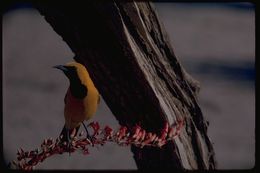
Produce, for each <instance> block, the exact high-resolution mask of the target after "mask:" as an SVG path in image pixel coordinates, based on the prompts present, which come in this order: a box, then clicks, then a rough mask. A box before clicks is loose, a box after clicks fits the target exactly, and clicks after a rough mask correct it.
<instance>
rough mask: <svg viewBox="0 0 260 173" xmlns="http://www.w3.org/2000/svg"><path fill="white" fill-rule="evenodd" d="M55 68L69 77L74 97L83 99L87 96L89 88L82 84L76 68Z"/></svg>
mask: <svg viewBox="0 0 260 173" xmlns="http://www.w3.org/2000/svg"><path fill="white" fill-rule="evenodd" d="M53 68H57V69H59V70H61V71H63V73H64V74H65V75H66V76H67V77H68V79H69V81H70V88H71V92H72V95H73V96H74V97H76V98H79V99H81V98H84V97H85V96H86V95H87V92H88V89H87V86H85V85H84V84H82V81H81V80H80V78H79V74H78V72H77V69H76V68H77V67H76V66H67V65H56V66H54V67H53Z"/></svg>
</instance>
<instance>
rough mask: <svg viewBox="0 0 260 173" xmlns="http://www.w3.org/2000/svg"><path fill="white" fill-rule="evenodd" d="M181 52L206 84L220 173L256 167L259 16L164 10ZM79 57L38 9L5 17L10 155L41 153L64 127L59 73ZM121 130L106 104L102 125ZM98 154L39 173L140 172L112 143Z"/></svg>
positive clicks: (205, 104)
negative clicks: (79, 172)
mask: <svg viewBox="0 0 260 173" xmlns="http://www.w3.org/2000/svg"><path fill="white" fill-rule="evenodd" d="M156 8H157V10H158V14H159V17H160V18H161V19H162V22H163V24H164V26H165V29H166V30H167V32H168V34H169V37H170V39H171V41H172V44H173V46H174V50H175V53H176V55H177V57H178V58H179V60H180V61H181V63H182V65H183V66H184V67H185V69H186V70H187V71H188V72H189V73H191V74H192V76H194V77H195V78H196V79H197V80H199V81H200V82H201V91H200V95H199V102H200V104H201V107H202V110H203V113H204V115H205V117H206V118H207V119H208V120H209V122H210V126H209V136H210V138H211V139H212V142H213V143H214V148H215V152H216V157H217V161H218V165H219V169H247V168H252V167H253V166H254V152H255V136H254V135H255V134H254V130H255V88H254V86H255V84H254V77H255V76H254V62H255V55H254V52H255V45H254V42H255V40H254V39H255V33H254V11H253V10H248V9H235V8H231V7H225V6H212V5H211V6H200V5H196V6H194V5H188V4H186V5H183V4H181V5H180V4H178V5H177V4H169V3H158V4H156ZM72 57H73V53H72V52H71V50H70V49H69V47H68V46H67V45H66V43H65V42H63V41H62V38H61V37H60V36H58V35H57V34H56V33H55V32H54V31H53V30H52V28H51V27H50V25H49V24H48V23H46V22H45V21H44V18H43V17H42V16H41V15H40V14H39V13H38V12H37V11H35V10H32V9H20V10H15V11H10V12H8V13H6V14H5V15H4V18H3V147H4V148H3V149H4V158H5V160H6V161H7V162H8V161H10V160H12V159H15V155H16V150H17V149H18V148H19V147H22V148H24V149H26V150H30V149H34V148H36V147H37V146H39V144H40V143H41V142H42V141H41V140H42V139H44V138H46V137H54V138H55V137H56V136H57V135H58V134H59V133H60V130H61V129H62V127H63V123H64V120H63V115H62V114H63V98H64V93H65V92H66V88H67V85H68V81H67V80H66V78H65V77H64V75H63V74H62V73H61V72H59V71H57V70H55V69H53V68H51V67H52V66H53V65H57V64H63V63H66V62H68V61H71V60H72ZM94 120H95V121H99V122H100V123H101V124H103V125H107V124H108V125H110V126H112V127H115V128H116V127H118V123H117V121H116V120H115V118H114V117H113V115H112V113H111V112H110V110H109V108H108V107H107V106H106V104H105V102H104V101H103V100H102V101H101V105H100V107H99V110H98V112H97V114H96V117H95V119H94ZM90 153H91V154H90V155H88V156H83V155H82V154H77V153H76V154H72V155H71V156H70V157H68V155H59V156H55V157H52V158H50V159H48V160H46V161H45V162H44V163H42V164H40V165H39V166H38V167H37V168H38V169H136V165H135V163H134V160H133V158H132V153H131V152H130V148H129V147H118V146H116V145H114V144H107V145H106V146H104V147H100V148H94V149H91V150H90Z"/></svg>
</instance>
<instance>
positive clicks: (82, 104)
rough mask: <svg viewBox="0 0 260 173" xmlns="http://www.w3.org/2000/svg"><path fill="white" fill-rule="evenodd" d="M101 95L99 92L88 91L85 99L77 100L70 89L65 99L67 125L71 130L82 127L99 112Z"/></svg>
mask: <svg viewBox="0 0 260 173" xmlns="http://www.w3.org/2000/svg"><path fill="white" fill-rule="evenodd" d="M98 97H99V94H98V92H97V91H93V90H88V94H87V96H86V97H85V98H83V99H78V98H75V97H74V96H73V95H72V94H71V92H70V88H69V89H68V91H67V95H66V98H65V108H64V116H65V125H66V127H68V128H69V129H71V128H75V127H77V126H79V125H80V123H81V122H83V121H84V120H88V119H90V118H91V117H92V116H93V115H94V114H95V112H96V110H97V104H98V103H97V102H98Z"/></svg>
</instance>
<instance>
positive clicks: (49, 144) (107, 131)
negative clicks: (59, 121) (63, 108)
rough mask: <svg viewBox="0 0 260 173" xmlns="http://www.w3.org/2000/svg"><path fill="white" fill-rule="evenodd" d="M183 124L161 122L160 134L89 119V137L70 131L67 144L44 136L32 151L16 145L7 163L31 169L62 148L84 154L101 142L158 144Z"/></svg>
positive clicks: (59, 139) (174, 136)
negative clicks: (170, 124) (39, 144)
mask: <svg viewBox="0 0 260 173" xmlns="http://www.w3.org/2000/svg"><path fill="white" fill-rule="evenodd" d="M183 125H184V121H183V120H178V121H177V123H176V124H174V125H173V126H169V124H168V123H165V125H164V128H163V129H162V130H161V133H160V135H156V134H155V133H151V132H146V130H144V129H142V128H141V127H140V126H139V125H136V126H134V127H133V128H132V129H128V128H127V127H125V126H121V127H120V128H119V130H118V131H116V132H114V130H113V129H112V128H110V127H109V126H106V127H104V128H103V129H101V128H100V125H99V123H98V122H92V123H90V124H89V125H88V126H90V127H91V128H92V129H93V134H92V135H91V141H90V140H89V139H88V138H86V137H85V138H84V137H82V135H83V131H82V132H81V133H80V134H79V135H78V136H76V135H71V137H72V138H71V143H70V145H68V144H67V143H66V142H62V140H61V139H62V136H60V137H58V138H57V139H56V140H54V139H52V138H49V139H45V140H44V141H43V142H42V144H41V147H40V149H36V150H32V151H24V150H23V149H19V150H18V152H17V161H15V160H13V161H12V163H11V165H13V166H14V167H15V168H17V169H23V170H32V169H33V168H34V167H35V166H36V165H37V164H38V163H40V162H43V161H44V160H45V159H47V158H48V157H50V156H52V155H55V154H63V153H65V152H69V153H73V152H75V151H81V152H82V153H83V154H84V155H87V154H89V152H88V148H87V146H97V145H104V144H105V143H106V142H115V143H117V144H118V145H120V146H128V145H135V146H137V147H141V148H143V147H144V146H149V147H162V146H163V145H165V144H166V143H167V141H170V140H174V139H175V138H176V137H177V136H178V135H179V134H180V131H181V129H182V127H183ZM73 133H74V134H75V133H76V129H75V130H74V131H72V134H73Z"/></svg>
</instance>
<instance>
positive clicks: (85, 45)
mask: <svg viewBox="0 0 260 173" xmlns="http://www.w3.org/2000/svg"><path fill="white" fill-rule="evenodd" d="M33 3H34V4H35V7H36V8H37V9H38V10H39V11H40V13H41V14H42V15H43V16H44V17H45V19H46V20H47V22H49V23H50V25H51V26H52V27H53V29H54V30H55V31H56V32H57V33H58V34H59V35H60V36H61V37H62V38H63V39H64V41H65V42H66V43H67V44H68V45H69V47H70V48H71V49H72V51H73V52H74V53H75V55H76V56H75V60H76V61H79V62H81V63H83V64H84V65H85V66H86V67H87V69H88V71H89V73H90V75H91V77H92V79H93V81H94V83H95V85H96V86H97V88H98V90H99V91H100V93H101V95H102V97H103V98H104V100H105V101H106V103H107V105H108V106H109V108H110V109H111V111H112V112H113V114H114V115H115V116H116V118H117V120H118V121H119V123H120V124H121V125H127V126H133V125H135V124H136V123H141V126H143V127H144V128H145V129H147V130H148V131H152V132H155V133H157V134H158V133H159V132H160V130H161V129H162V127H163V124H164V122H165V121H167V122H169V123H170V124H173V123H174V122H176V121H177V120H178V119H185V129H183V131H182V133H181V134H180V136H179V137H178V138H177V139H176V141H172V142H169V143H168V144H166V145H165V146H164V147H162V148H161V149H159V148H151V147H145V148H142V149H141V148H137V147H134V146H132V152H133V154H134V159H135V161H136V164H137V167H138V168H139V169H146V168H178V169H183V168H186V169H214V168H215V167H216V163H215V158H214V150H213V147H212V144H211V142H210V140H209V138H208V136H207V123H206V122H205V120H204V118H203V115H202V112H201V109H200V106H199V105H198V102H197V93H198V89H199V85H198V82H197V81H195V80H194V79H193V78H192V77H191V76H189V75H188V74H187V73H186V72H185V70H184V69H183V67H182V66H181V65H180V63H179V62H178V60H177V58H176V56H175V55H174V52H173V49H172V47H171V45H170V42H169V40H168V38H167V34H166V32H165V30H164V28H162V25H161V24H160V21H159V19H158V17H157V15H156V12H155V9H154V7H153V6H152V4H151V3H149V2H135V1H127V2H122V1H109V2H105V1H104V2H103V1H97V2H94V1H91V2H88V3H87V4H83V2H82V3H79V2H70V3H68V4H66V3H65V2H60V3H52V4H47V3H45V2H44V1H38V2H37V3H35V2H33Z"/></svg>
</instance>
